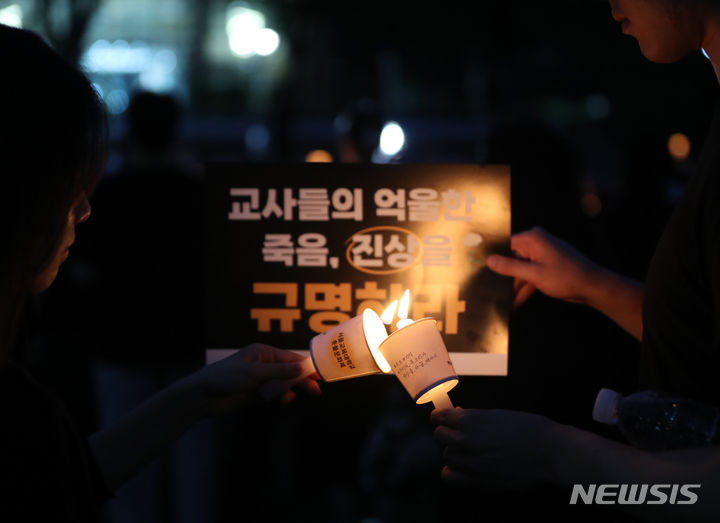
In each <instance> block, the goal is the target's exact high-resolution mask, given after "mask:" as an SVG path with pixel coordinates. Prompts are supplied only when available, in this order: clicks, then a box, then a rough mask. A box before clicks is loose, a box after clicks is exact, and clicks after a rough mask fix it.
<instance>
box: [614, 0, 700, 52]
mask: <svg viewBox="0 0 720 523" xmlns="http://www.w3.org/2000/svg"><path fill="white" fill-rule="evenodd" d="M609 1H610V7H611V8H612V17H613V18H614V19H615V21H617V22H620V23H621V24H622V31H623V33H625V34H627V35H630V36H633V37H635V38H636V39H637V41H638V43H639V44H640V50H641V51H642V53H643V55H644V56H645V57H646V58H647V59H648V60H650V61H652V62H657V63H671V62H676V61H678V60H680V59H682V58H684V57H685V56H687V55H688V54H689V53H691V52H692V51H694V50H697V49H699V48H700V47H702V43H703V42H702V41H703V36H704V22H703V16H701V8H700V3H699V2H696V1H694V0H692V1H688V0H609Z"/></svg>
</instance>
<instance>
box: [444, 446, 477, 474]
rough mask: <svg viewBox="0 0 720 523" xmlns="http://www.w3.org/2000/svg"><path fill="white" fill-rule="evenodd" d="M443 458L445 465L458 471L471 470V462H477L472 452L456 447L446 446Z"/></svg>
mask: <svg viewBox="0 0 720 523" xmlns="http://www.w3.org/2000/svg"><path fill="white" fill-rule="evenodd" d="M442 460H443V463H445V465H447V466H448V467H450V468H451V469H453V470H457V471H466V470H471V469H472V465H471V463H474V462H475V458H474V456H473V455H472V454H469V453H468V452H463V451H462V450H458V449H457V448H455V447H445V450H443V454H442Z"/></svg>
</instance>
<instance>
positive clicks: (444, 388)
mask: <svg viewBox="0 0 720 523" xmlns="http://www.w3.org/2000/svg"><path fill="white" fill-rule="evenodd" d="M409 308H410V291H409V290H406V291H405V292H404V293H403V296H402V298H401V299H400V302H399V305H398V301H397V300H395V301H393V302H392V303H391V304H390V305H389V306H388V307H387V308H386V309H385V311H384V312H383V313H382V315H380V316H378V315H377V313H376V312H375V311H374V310H372V309H365V310H363V312H362V314H361V315H358V316H355V317H353V318H351V319H349V320H348V321H345V322H343V323H341V324H339V325H336V326H335V327H333V328H331V329H329V330H327V331H325V332H323V333H320V334H318V335H317V336H315V337H313V338H312V340H310V357H309V358H307V359H306V360H305V361H304V362H303V372H302V374H301V375H300V376H298V377H297V378H293V379H292V380H286V381H280V382H270V383H268V384H266V385H264V386H263V387H262V388H261V394H262V395H263V397H265V398H266V399H270V398H272V397H275V396H278V395H279V394H280V393H282V392H283V391H284V390H287V389H288V388H290V387H292V386H293V385H295V384H297V383H298V382H300V381H301V380H303V379H305V378H307V377H308V376H310V375H311V374H313V373H314V372H317V373H318V375H319V376H320V378H321V379H322V380H324V381H328V382H331V381H339V380H346V379H350V378H358V377H361V376H368V375H372V374H380V373H385V374H388V373H390V372H391V371H392V372H393V373H394V374H395V375H396V376H397V377H398V379H399V380H400V382H401V383H402V384H403V386H404V387H405V390H407V392H408V394H410V397H412V398H413V399H414V400H415V402H416V403H418V404H422V403H429V402H432V403H433V404H434V405H435V408H437V409H446V408H447V409H451V408H453V404H452V402H451V401H450V397H449V396H448V394H447V393H448V391H449V390H451V389H452V388H453V387H455V386H456V385H457V384H458V377H457V373H456V372H455V369H454V368H453V365H452V362H451V361H450V356H449V355H448V352H447V348H446V347H445V343H444V342H443V340H442V337H441V336H440V332H439V331H438V328H437V322H436V321H435V320H434V319H432V318H422V319H420V320H417V321H413V320H411V319H409V318H408V311H409ZM396 310H397V316H398V321H397V323H396V327H397V328H396V330H395V331H394V332H393V333H392V334H390V335H389V336H388V333H387V329H386V328H385V325H391V324H392V320H393V318H394V317H395V312H396Z"/></svg>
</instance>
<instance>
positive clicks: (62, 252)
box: [31, 193, 91, 294]
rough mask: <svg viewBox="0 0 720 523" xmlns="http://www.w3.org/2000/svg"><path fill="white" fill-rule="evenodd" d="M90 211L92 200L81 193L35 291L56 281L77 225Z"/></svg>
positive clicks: (71, 208) (73, 238)
mask: <svg viewBox="0 0 720 523" xmlns="http://www.w3.org/2000/svg"><path fill="white" fill-rule="evenodd" d="M90 211H91V208H90V202H89V201H88V199H87V196H86V195H85V193H81V194H80V196H79V197H78V198H77V199H76V200H75V203H74V204H73V205H72V206H71V207H70V211H69V212H68V215H67V222H66V224H65V231H64V233H63V236H62V240H61V241H60V243H59V245H58V247H57V249H56V250H55V253H54V254H53V256H52V259H51V260H50V262H49V263H48V264H47V265H45V267H44V268H43V270H42V271H41V272H40V274H38V275H37V276H36V277H35V280H34V281H33V285H32V289H31V290H32V292H33V293H36V294H37V293H40V292H43V291H44V290H46V289H47V288H48V287H50V285H51V284H52V282H53V281H55V278H56V277H57V274H58V271H59V270H60V265H62V263H63V262H64V261H65V260H66V259H67V257H68V255H69V254H70V246H71V245H72V244H73V242H75V226H77V225H78V224H79V223H82V222H84V221H85V220H87V219H88V218H89V217H90Z"/></svg>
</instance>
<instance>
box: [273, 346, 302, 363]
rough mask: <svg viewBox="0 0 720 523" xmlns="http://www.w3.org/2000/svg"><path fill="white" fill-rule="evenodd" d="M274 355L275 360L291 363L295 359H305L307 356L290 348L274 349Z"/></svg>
mask: <svg viewBox="0 0 720 523" xmlns="http://www.w3.org/2000/svg"><path fill="white" fill-rule="evenodd" d="M273 356H274V358H275V361H277V362H279V363H290V362H293V361H305V359H306V358H307V356H302V355H301V354H298V353H297V352H295V351H293V350H289V349H274V350H273Z"/></svg>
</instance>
